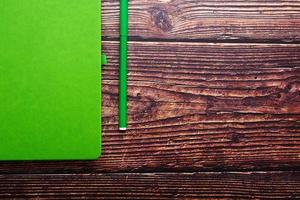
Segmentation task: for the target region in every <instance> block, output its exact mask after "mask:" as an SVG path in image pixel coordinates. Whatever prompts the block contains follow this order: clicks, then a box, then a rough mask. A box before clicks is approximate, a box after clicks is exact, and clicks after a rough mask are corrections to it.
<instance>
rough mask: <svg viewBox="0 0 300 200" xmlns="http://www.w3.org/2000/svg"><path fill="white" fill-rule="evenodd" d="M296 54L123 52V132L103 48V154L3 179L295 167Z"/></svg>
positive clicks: (299, 124) (299, 152) (24, 169)
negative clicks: (125, 115) (125, 97)
mask: <svg viewBox="0 0 300 200" xmlns="http://www.w3.org/2000/svg"><path fill="white" fill-rule="evenodd" d="M299 47H300V45H290V44H286V45H276V44H273V45H268V44H209V43H163V42H160V43H155V42H146V43H144V42H131V43H130V44H129V69H130V70H129V90H128V95H129V131H128V132H126V134H121V133H120V132H118V131H117V129H118V127H117V123H118V119H117V115H118V109H117V106H118V89H117V85H118V82H117V79H118V71H117V68H118V53H117V52H118V50H117V49H118V45H117V42H105V45H104V51H105V52H106V53H107V54H108V59H109V64H108V65H107V66H105V67H104V68H103V79H104V81H103V82H104V85H103V93H104V95H103V123H104V126H103V134H104V138H103V142H104V153H103V157H102V158H101V159H100V160H99V161H93V162H62V163H60V162H59V163H56V162H50V163H49V162H42V163H41V162H38V163H30V164H20V163H17V164H11V163H10V164H8V163H6V164H2V165H0V172H2V173H14V172H18V173H33V172H34V173H54V172H61V173H63V172H72V173H73V172H86V171H89V172H120V171H122V172H126V171H135V172H147V171H148V172H149V171H151V172H155V171H186V172H187V171H203V170H205V171H207V170H253V169H254V170H264V169H273V170H275V169H297V168H299V167H300V157H299V156H300V82H299V80H300V48H299Z"/></svg>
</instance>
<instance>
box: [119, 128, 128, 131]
mask: <svg viewBox="0 0 300 200" xmlns="http://www.w3.org/2000/svg"><path fill="white" fill-rule="evenodd" d="M119 130H120V131H126V130H127V128H119Z"/></svg>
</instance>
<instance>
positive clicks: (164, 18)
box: [150, 7, 173, 32]
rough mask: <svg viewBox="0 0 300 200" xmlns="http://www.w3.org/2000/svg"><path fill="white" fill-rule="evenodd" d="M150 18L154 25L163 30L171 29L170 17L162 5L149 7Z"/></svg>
mask: <svg viewBox="0 0 300 200" xmlns="http://www.w3.org/2000/svg"><path fill="white" fill-rule="evenodd" d="M150 14H151V19H152V21H153V22H154V24H155V26H156V27H157V28H159V29H160V30H162V31H164V32H168V31H171V30H172V29H173V26H172V22H171V19H170V17H169V15H168V12H167V10H166V9H165V8H164V7H153V8H151V9H150Z"/></svg>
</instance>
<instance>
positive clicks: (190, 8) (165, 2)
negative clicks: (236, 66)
mask: <svg viewBox="0 0 300 200" xmlns="http://www.w3.org/2000/svg"><path fill="white" fill-rule="evenodd" d="M129 5H130V7H129V10H130V17H129V19H130V20H129V21H130V36H131V37H134V38H135V39H137V38H140V39H176V40H178V39H184V40H199V39H200V40H213V41H222V40H233V41H234V40H242V41H250V40H257V41H275V42H300V1H298V0H297V1H291V0H281V1H275V0H271V1H270V0H269V1H257V0H250V1H232V0H225V1H215V0H209V1H201V0H147V1H140V0H131V1H130V3H129ZM118 13H119V1H118V0H105V1H104V3H103V28H104V36H105V37H109V38H112V37H118V27H119V15H118Z"/></svg>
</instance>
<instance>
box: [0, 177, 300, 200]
mask: <svg viewBox="0 0 300 200" xmlns="http://www.w3.org/2000/svg"><path fill="white" fill-rule="evenodd" d="M299 180H300V174H299V172H272V173H270V172H257V173H188V174H186V173H183V174H177V173H162V174H161V173H158V174H157V173H156V174H128V173H127V174H126V173H124V174H96V175H4V176H3V175H0V198H1V199H5V198H7V199H15V198H18V199H27V198H30V199H65V198H66V197H67V198H68V199H81V198H84V199H114V200H116V199H147V200H148V199H155V200H156V199H199V198H201V199H248V198H252V199H297V198H300V182H299Z"/></svg>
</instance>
